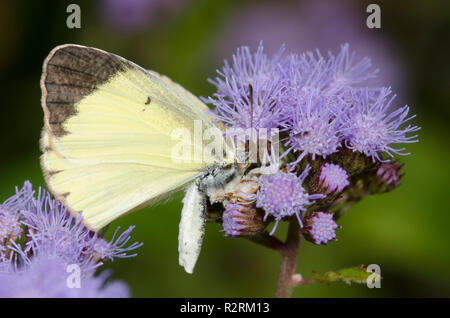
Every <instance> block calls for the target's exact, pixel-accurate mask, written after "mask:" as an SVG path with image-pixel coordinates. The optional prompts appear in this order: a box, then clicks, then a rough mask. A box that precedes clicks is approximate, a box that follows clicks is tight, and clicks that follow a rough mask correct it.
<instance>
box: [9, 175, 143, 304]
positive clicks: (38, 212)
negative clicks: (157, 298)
mask: <svg viewBox="0 0 450 318" xmlns="http://www.w3.org/2000/svg"><path fill="white" fill-rule="evenodd" d="M16 192H17V193H16V195H14V196H13V197H11V198H10V199H8V200H7V201H5V203H4V204H3V205H2V206H1V207H3V210H1V211H8V212H10V213H9V214H6V213H4V214H0V222H3V223H4V224H3V225H5V228H7V229H8V230H9V236H8V238H7V239H8V243H9V245H8V250H7V252H8V253H5V252H4V251H5V249H4V248H3V249H1V250H0V296H3V297H123V296H128V294H129V293H128V289H127V288H126V286H125V285H124V284H122V283H118V284H115V285H114V284H113V285H111V284H108V286H110V287H111V286H117V287H111V288H109V287H108V288H106V286H105V288H104V287H103V285H104V282H105V279H106V276H104V275H100V276H98V277H94V276H93V275H94V273H95V271H96V269H97V268H98V267H99V266H101V265H102V264H103V261H105V260H107V259H110V260H113V259H114V258H124V257H133V256H135V255H136V254H132V255H128V252H129V251H131V250H134V249H136V248H138V247H140V246H141V245H142V244H138V243H133V244H131V245H129V246H126V245H127V243H128V241H129V239H130V233H131V231H132V230H133V228H134V227H130V228H129V229H128V230H126V231H124V232H123V233H122V234H120V235H119V236H117V234H118V231H119V228H118V229H117V230H116V232H115V233H114V236H113V238H112V240H111V241H110V242H107V241H105V240H104V239H103V238H101V237H99V236H98V234H97V233H94V232H92V231H90V230H89V229H88V228H87V227H85V226H84V224H83V223H82V218H81V215H77V216H76V217H74V216H72V215H71V214H70V213H69V212H68V211H67V209H66V207H65V206H64V205H63V204H62V203H61V202H59V201H57V200H56V199H54V198H53V197H52V196H51V195H50V194H49V193H48V192H46V191H45V190H42V189H39V191H38V194H37V197H36V198H35V197H33V191H32V187H31V184H30V183H29V182H26V183H25V186H24V188H23V189H22V190H21V191H17V190H16ZM5 207H7V209H6V208H5ZM4 215H5V216H6V215H8V218H6V217H5V218H3V219H2V216H4ZM11 216H14V218H11ZM7 220H10V221H11V222H8V224H6V223H7V222H6V221H7ZM0 225H1V224H0ZM0 228H1V226H0ZM13 230H14V233H15V234H14V233H13V232H12V231H13ZM22 232H24V233H25V237H24V242H22V243H20V244H19V242H16V241H17V239H18V238H19V237H20V236H21V235H22ZM11 233H13V234H14V235H12V234H11ZM116 237H117V238H116ZM3 245H4V244H3ZM71 265H73V266H76V267H77V268H79V270H80V273H79V274H80V279H81V280H82V282H83V287H82V288H81V289H77V290H70V289H69V288H67V286H66V277H67V272H66V268H67V266H71ZM43 273H51V274H49V275H47V274H43ZM13 285H14V286H13Z"/></svg>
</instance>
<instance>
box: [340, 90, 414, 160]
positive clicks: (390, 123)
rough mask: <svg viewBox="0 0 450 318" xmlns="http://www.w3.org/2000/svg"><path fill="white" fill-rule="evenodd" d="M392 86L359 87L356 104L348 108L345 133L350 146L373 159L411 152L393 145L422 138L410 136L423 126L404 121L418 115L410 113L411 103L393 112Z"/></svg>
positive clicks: (354, 100)
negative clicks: (371, 88)
mask: <svg viewBox="0 0 450 318" xmlns="http://www.w3.org/2000/svg"><path fill="white" fill-rule="evenodd" d="M390 94H391V90H390V88H382V89H380V90H379V91H378V93H374V92H373V91H370V90H369V89H367V88H366V89H362V90H356V91H355V92H354V94H353V105H354V106H353V107H352V108H351V109H349V110H348V112H347V113H346V117H345V118H344V121H343V129H342V132H343V135H344V139H345V145H346V147H347V148H349V149H351V150H353V151H358V152H361V153H363V154H365V155H366V156H368V157H371V158H372V160H373V161H375V160H378V161H381V162H386V161H389V160H383V159H382V158H381V157H380V156H381V154H382V153H386V154H387V155H389V157H391V158H392V157H394V154H397V155H409V153H405V152H403V151H404V150H405V148H399V149H396V148H393V147H392V145H393V144H399V143H414V142H418V140H417V135H412V136H407V134H409V133H412V132H416V131H418V130H419V129H420V128H419V127H417V126H411V125H408V126H406V127H404V128H400V126H402V125H403V124H405V123H406V122H408V121H409V120H411V119H412V118H414V117H415V115H413V116H410V117H407V116H408V112H409V107H408V106H403V107H400V108H397V109H396V110H394V111H392V112H389V108H390V107H391V105H392V101H393V100H394V98H395V95H393V96H390Z"/></svg>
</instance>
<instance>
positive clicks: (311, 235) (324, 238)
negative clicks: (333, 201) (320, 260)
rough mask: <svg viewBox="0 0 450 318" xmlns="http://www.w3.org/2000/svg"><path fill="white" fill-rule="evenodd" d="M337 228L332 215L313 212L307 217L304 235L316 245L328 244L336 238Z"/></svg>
mask: <svg viewBox="0 0 450 318" xmlns="http://www.w3.org/2000/svg"><path fill="white" fill-rule="evenodd" d="M337 228H338V225H337V224H336V222H335V221H334V220H333V214H332V213H324V212H313V213H311V214H309V215H308V216H307V217H306V220H305V227H304V228H303V234H304V236H305V238H306V239H307V240H308V241H310V242H312V243H314V244H317V245H319V244H326V243H328V242H329V241H331V240H332V239H334V238H336V232H335V231H336V229H337Z"/></svg>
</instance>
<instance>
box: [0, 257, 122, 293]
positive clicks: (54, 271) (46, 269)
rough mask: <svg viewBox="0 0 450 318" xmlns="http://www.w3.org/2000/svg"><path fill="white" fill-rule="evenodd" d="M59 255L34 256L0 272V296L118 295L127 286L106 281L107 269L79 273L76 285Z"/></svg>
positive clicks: (117, 282) (118, 282)
mask: <svg viewBox="0 0 450 318" xmlns="http://www.w3.org/2000/svg"><path fill="white" fill-rule="evenodd" d="M68 268H69V267H67V264H66V261H65V260H64V259H62V258H59V257H50V256H45V255H43V256H34V257H33V258H32V259H31V260H29V259H27V260H25V263H24V264H23V265H22V266H21V267H19V268H17V267H13V266H12V265H10V268H9V270H8V271H4V272H0V297H2V298H3V297H5V298H18V297H20V298H23V297H25V298H74V297H76V298H81V297H83V298H97V297H99V298H111V297H112V298H118V297H120V298H122V297H129V295H130V292H129V289H128V287H127V286H126V285H125V284H124V283H123V282H120V281H112V282H108V283H106V279H107V278H108V275H107V273H105V272H103V273H102V274H100V275H98V276H92V275H89V276H85V277H79V286H76V285H74V286H71V285H70V284H69V283H68V281H69V280H70V277H69V276H70V275H71V274H72V273H71V272H70V271H68Z"/></svg>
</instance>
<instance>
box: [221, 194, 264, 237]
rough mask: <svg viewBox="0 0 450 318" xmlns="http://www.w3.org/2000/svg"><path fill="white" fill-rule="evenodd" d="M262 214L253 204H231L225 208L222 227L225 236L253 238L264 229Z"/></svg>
mask: <svg viewBox="0 0 450 318" xmlns="http://www.w3.org/2000/svg"><path fill="white" fill-rule="evenodd" d="M263 216H264V215H263V213H262V212H261V211H260V210H258V209H257V208H256V207H255V205H254V204H244V203H232V202H229V203H227V205H226V206H225V211H224V212H223V215H222V227H223V230H224V231H225V235H226V236H232V237H239V236H253V235H255V234H257V233H259V232H261V231H263V230H264V229H265V227H266V224H265V223H264V221H263Z"/></svg>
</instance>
